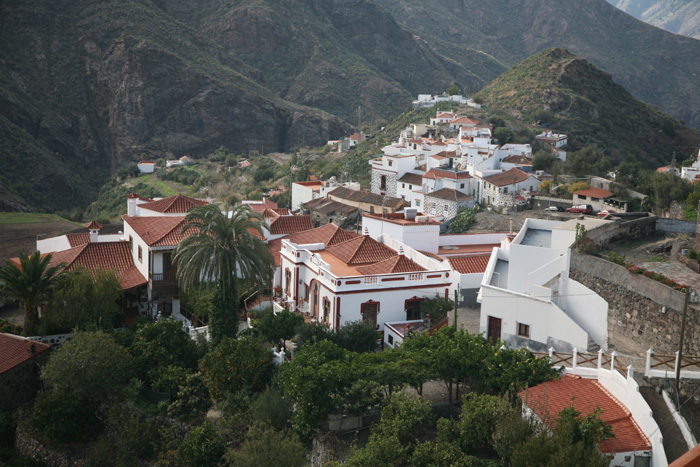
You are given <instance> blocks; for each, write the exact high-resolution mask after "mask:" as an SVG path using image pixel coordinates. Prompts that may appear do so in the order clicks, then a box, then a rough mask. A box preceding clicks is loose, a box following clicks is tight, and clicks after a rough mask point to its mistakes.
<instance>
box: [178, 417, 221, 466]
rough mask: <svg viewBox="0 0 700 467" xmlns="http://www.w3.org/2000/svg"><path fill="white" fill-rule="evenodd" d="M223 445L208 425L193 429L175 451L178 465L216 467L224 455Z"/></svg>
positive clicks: (212, 428)
mask: <svg viewBox="0 0 700 467" xmlns="http://www.w3.org/2000/svg"><path fill="white" fill-rule="evenodd" d="M224 451H225V448H224V443H223V440H222V439H221V437H220V436H219V434H218V433H217V432H216V430H215V429H214V427H213V426H212V425H211V424H210V423H205V424H204V425H202V426H200V427H197V428H194V429H193V430H192V431H190V432H189V433H188V434H187V436H185V439H184V440H183V442H182V444H181V445H180V448H179V449H178V450H177V458H178V461H179V465H196V466H200V465H201V466H216V465H219V461H220V460H221V458H222V457H223V455H224Z"/></svg>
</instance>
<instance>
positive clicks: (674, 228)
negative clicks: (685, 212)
mask: <svg viewBox="0 0 700 467" xmlns="http://www.w3.org/2000/svg"><path fill="white" fill-rule="evenodd" d="M696 226H697V223H696V222H695V221H682V220H678V219H662V218H657V219H656V230H657V231H659V232H664V233H685V234H689V235H695V228H696Z"/></svg>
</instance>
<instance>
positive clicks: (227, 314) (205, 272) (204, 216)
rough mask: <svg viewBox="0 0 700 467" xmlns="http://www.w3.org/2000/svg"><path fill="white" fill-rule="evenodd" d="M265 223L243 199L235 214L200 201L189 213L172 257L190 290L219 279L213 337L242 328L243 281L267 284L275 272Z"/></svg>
mask: <svg viewBox="0 0 700 467" xmlns="http://www.w3.org/2000/svg"><path fill="white" fill-rule="evenodd" d="M264 225H266V224H265V220H264V218H263V217H262V215H261V214H258V213H255V212H253V211H252V210H251V209H250V208H249V207H248V206H241V205H236V206H234V208H233V209H232V211H231V215H230V217H228V216H227V215H226V214H224V213H222V212H221V211H220V210H219V208H218V207H217V206H216V205H214V204H209V205H206V206H201V207H196V208H194V209H192V210H191V211H190V213H189V214H188V215H187V217H185V225H184V226H183V227H182V233H183V234H187V233H189V235H188V236H187V237H186V238H185V239H184V240H183V241H182V242H180V244H179V245H178V247H177V249H176V250H175V256H174V257H173V259H174V261H175V264H176V265H177V277H178V281H179V283H180V286H181V287H182V288H183V289H185V290H191V289H193V288H194V287H197V286H200V285H201V283H202V282H214V283H216V291H215V294H214V298H213V304H212V305H213V306H212V315H211V316H210V320H209V326H210V331H211V333H212V334H211V335H212V340H213V341H214V342H218V341H220V340H221V338H223V337H225V336H230V337H233V336H235V335H236V332H237V331H238V320H237V319H236V313H237V311H238V310H237V306H236V305H237V303H238V297H239V289H238V287H239V281H242V282H243V283H244V284H247V285H252V284H256V285H257V284H264V285H267V284H268V283H269V281H270V279H271V278H272V273H273V267H274V259H273V257H272V254H271V253H270V251H269V250H268V248H267V245H265V242H264V240H263V239H262V238H261V237H262V228H263V226H264ZM253 232H257V233H259V234H260V237H258V236H256V235H254V234H253Z"/></svg>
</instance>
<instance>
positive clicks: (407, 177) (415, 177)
mask: <svg viewBox="0 0 700 467" xmlns="http://www.w3.org/2000/svg"><path fill="white" fill-rule="evenodd" d="M397 181H398V182H400V183H410V184H411V185H419V186H420V185H422V184H423V175H421V174H414V173H412V172H406V173H405V174H403V175H402V176H401V178H399V179H398V180H397Z"/></svg>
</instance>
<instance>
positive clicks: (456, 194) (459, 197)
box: [425, 188, 474, 203]
mask: <svg viewBox="0 0 700 467" xmlns="http://www.w3.org/2000/svg"><path fill="white" fill-rule="evenodd" d="M425 197H426V198H437V199H444V200H445V201H456V202H458V203H459V202H463V201H469V200H470V199H474V197H473V196H469V195H465V194H464V193H462V192H461V191H457V190H453V189H452V188H442V189H440V190H437V191H433V192H432V193H427V194H426V195H425Z"/></svg>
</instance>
